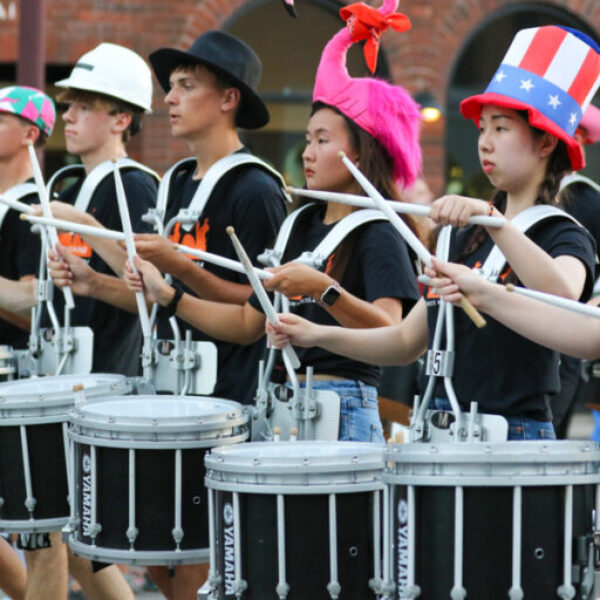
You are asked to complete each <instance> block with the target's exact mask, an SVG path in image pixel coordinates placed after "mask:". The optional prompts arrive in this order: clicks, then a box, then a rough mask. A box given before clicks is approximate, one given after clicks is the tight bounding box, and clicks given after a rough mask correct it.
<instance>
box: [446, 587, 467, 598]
mask: <svg viewBox="0 0 600 600" xmlns="http://www.w3.org/2000/svg"><path fill="white" fill-rule="evenodd" d="M466 597H467V590H465V588H464V587H462V586H460V587H457V586H455V587H453V588H452V591H451V592H450V598H451V600H465V598H466Z"/></svg>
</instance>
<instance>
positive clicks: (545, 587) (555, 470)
mask: <svg viewBox="0 0 600 600" xmlns="http://www.w3.org/2000/svg"><path fill="white" fill-rule="evenodd" d="M385 462H386V465H387V466H386V469H385V470H384V473H383V481H384V483H386V484H387V489H388V490H389V494H390V498H389V506H387V509H388V512H387V513H386V519H387V522H388V525H387V528H385V527H384V555H385V560H386V563H387V564H386V566H384V569H387V572H388V573H390V574H391V579H392V581H391V582H389V583H390V586H389V590H388V591H386V592H385V593H384V595H383V599H384V600H392V599H393V600H400V599H401V600H405V599H414V598H421V597H422V598H427V599H428V600H441V599H446V598H448V597H450V598H451V599H455V598H456V599H460V598H465V596H466V597H468V598H471V597H472V598H486V600H501V599H502V600H503V599H505V598H507V597H508V598H510V599H511V600H518V599H522V598H540V599H541V598H555V597H559V598H563V599H568V598H575V597H577V598H581V599H583V598H585V599H587V600H591V599H592V598H595V597H597V594H598V593H599V592H600V588H599V587H598V581H599V580H600V569H599V565H598V549H599V546H598V542H599V541H600V539H598V538H599V537H600V536H598V535H597V533H596V532H597V531H598V508H599V507H600V504H599V501H600V447H599V446H598V445H597V444H595V443H592V442H572V441H552V442H551V443H546V442H543V441H527V442H515V441H511V442H503V443H494V444H485V443H484V444H482V443H479V442H477V443H461V444H393V445H390V446H389V448H388V450H387V452H386V454H385ZM386 548H387V549H391V552H390V553H389V554H386V550H385V549H386ZM432 572H435V573H436V576H435V577H431V573H432ZM391 583H394V584H395V586H396V592H393V591H390V590H391V589H392V586H391Z"/></svg>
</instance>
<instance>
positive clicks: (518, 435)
mask: <svg viewBox="0 0 600 600" xmlns="http://www.w3.org/2000/svg"><path fill="white" fill-rule="evenodd" d="M429 408H430V409H431V410H452V408H451V406H450V402H449V400H448V399H447V398H433V399H432V400H431V402H430V403H429ZM502 416H503V417H504V418H505V419H506V420H507V421H508V439H509V440H512V441H524V440H555V439H556V434H555V433H554V427H553V425H552V421H537V420H536V419H529V418H527V417H519V416H514V417H509V416H506V415H502Z"/></svg>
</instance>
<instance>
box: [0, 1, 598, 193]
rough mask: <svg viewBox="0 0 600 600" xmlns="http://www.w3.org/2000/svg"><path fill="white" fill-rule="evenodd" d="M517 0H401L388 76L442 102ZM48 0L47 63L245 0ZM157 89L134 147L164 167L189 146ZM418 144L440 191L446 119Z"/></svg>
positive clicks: (136, 40)
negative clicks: (406, 20)
mask: <svg viewBox="0 0 600 600" xmlns="http://www.w3.org/2000/svg"><path fill="white" fill-rule="evenodd" d="M518 1H519V0H429V1H426V0H402V1H401V6H400V10H401V11H402V12H404V13H406V14H407V15H409V16H410V18H411V20H412V23H413V28H412V29H411V30H410V31H409V32H407V33H405V34H403V35H402V36H387V35H385V34H384V37H383V45H384V48H385V51H386V53H387V57H388V61H389V65H390V70H391V76H392V78H393V80H394V81H395V82H397V83H399V84H401V85H403V86H405V87H406V88H407V89H409V90H410V91H412V92H417V91H419V90H423V89H428V90H431V91H432V92H433V93H434V94H435V95H436V96H437V98H438V99H439V100H440V101H442V103H443V102H444V101H445V94H446V89H447V86H448V77H449V75H450V73H451V70H452V65H453V64H454V61H455V60H456V58H457V56H458V54H459V52H460V48H461V46H462V44H463V43H464V40H465V39H466V38H467V37H468V36H469V34H470V32H472V31H473V29H474V28H475V27H477V25H478V24H479V23H481V21H482V20H483V19H484V18H485V17H486V16H488V15H489V14H490V13H492V12H494V11H496V10H498V9H500V8H501V7H503V6H505V5H508V4H515V3H518ZM1 2H2V0H0V3H1ZM46 2H47V13H48V14H47V18H48V31H47V60H48V62H51V63H72V62H74V61H75V60H76V59H77V57H78V56H80V55H81V54H82V53H84V52H85V51H87V50H89V49H90V48H91V47H93V46H95V45H96V44H98V43H100V42H101V41H110V42H114V43H118V44H123V45H126V46H129V47H131V48H133V49H135V50H136V51H137V52H139V53H140V54H141V55H142V56H147V55H148V54H149V53H150V52H151V51H152V50H154V49H156V48H158V47H161V46H176V47H187V46H189V45H190V44H191V42H192V41H193V40H194V38H195V37H196V36H197V35H199V34H200V33H201V32H202V31H204V30H206V29H210V28H218V27H219V26H220V25H221V24H222V23H223V22H224V21H225V20H226V19H227V18H228V17H230V16H231V15H232V14H233V13H234V12H235V11H236V10H237V9H238V8H240V7H241V6H243V5H244V4H246V0H201V1H196V0H177V1H175V0H171V1H165V0H78V2H74V1H73V0H46ZM296 2H298V3H299V4H300V3H301V2H302V0H296ZM4 4H7V2H6V1H5V2H4ZM540 4H541V3H540ZM545 4H551V5H554V6H558V7H562V8H564V9H566V10H569V11H571V12H572V13H574V14H576V15H578V16H579V17H580V18H581V19H583V20H584V21H586V22H587V23H589V24H590V25H592V26H595V27H596V28H600V2H599V1H598V0H555V1H554V2H551V3H545ZM282 10H283V7H282ZM18 18H20V15H19V14H18V12H17V20H18ZM300 18H301V16H300ZM17 34H18V23H17V21H10V20H6V21H1V22H0V60H1V61H2V62H10V61H15V60H16V53H17ZM162 97H163V94H162V90H160V89H159V86H158V84H157V85H156V92H155V103H154V106H155V107H156V109H155V111H154V114H153V115H151V116H149V117H147V119H146V123H145V125H144V128H143V130H142V132H141V134H140V135H139V136H137V138H135V140H134V143H133V144H132V148H131V150H132V154H133V155H134V156H135V157H136V158H138V159H140V160H142V161H144V162H146V163H147V164H149V165H151V166H152V167H154V168H156V169H158V170H159V171H161V172H162V171H164V169H165V168H166V167H167V166H168V165H170V164H172V163H173V162H174V161H175V160H177V159H178V158H180V157H181V156H184V155H185V154H186V149H185V146H184V145H183V144H182V143H181V142H177V141H173V140H171V139H170V136H169V129H168V124H167V120H166V116H165V111H164V109H163V108H162V106H163V104H162ZM423 147H424V156H425V169H426V171H425V175H426V178H427V179H428V181H429V182H430V185H431V186H432V188H433V189H434V191H436V192H440V191H441V190H442V189H443V187H444V164H445V156H444V124H443V122H441V123H436V124H433V125H428V126H425V128H424V131H423Z"/></svg>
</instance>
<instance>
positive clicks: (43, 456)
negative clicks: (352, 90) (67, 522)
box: [0, 423, 69, 531]
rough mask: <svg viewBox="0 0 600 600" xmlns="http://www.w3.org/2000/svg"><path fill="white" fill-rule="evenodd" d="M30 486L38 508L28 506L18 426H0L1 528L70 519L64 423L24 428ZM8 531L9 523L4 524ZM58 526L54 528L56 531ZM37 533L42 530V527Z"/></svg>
mask: <svg viewBox="0 0 600 600" xmlns="http://www.w3.org/2000/svg"><path fill="white" fill-rule="evenodd" d="M24 427H25V431H26V437H27V446H28V454H29V465H30V472H31V485H32V490H33V496H34V498H35V499H36V505H35V508H34V510H33V513H32V514H30V512H29V510H27V508H26V506H25V500H26V497H27V494H26V491H25V474H24V468H23V452H22V447H21V433H20V428H19V426H18V425H15V426H5V427H0V497H2V499H3V504H2V506H1V507H0V528H1V527H2V524H3V522H5V521H6V522H10V521H22V520H27V519H29V518H30V516H33V518H34V519H36V520H37V519H56V518H64V519H67V518H68V516H69V503H68V495H69V490H68V482H67V469H66V464H65V448H64V437H63V424H62V423H44V424H37V425H25V426H24ZM4 525H5V526H6V527H7V528H8V527H9V525H10V523H4ZM57 528H58V527H55V528H54V529H57ZM37 530H38V531H43V530H44V528H43V526H42V527H41V529H39V528H38V529H37Z"/></svg>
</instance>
